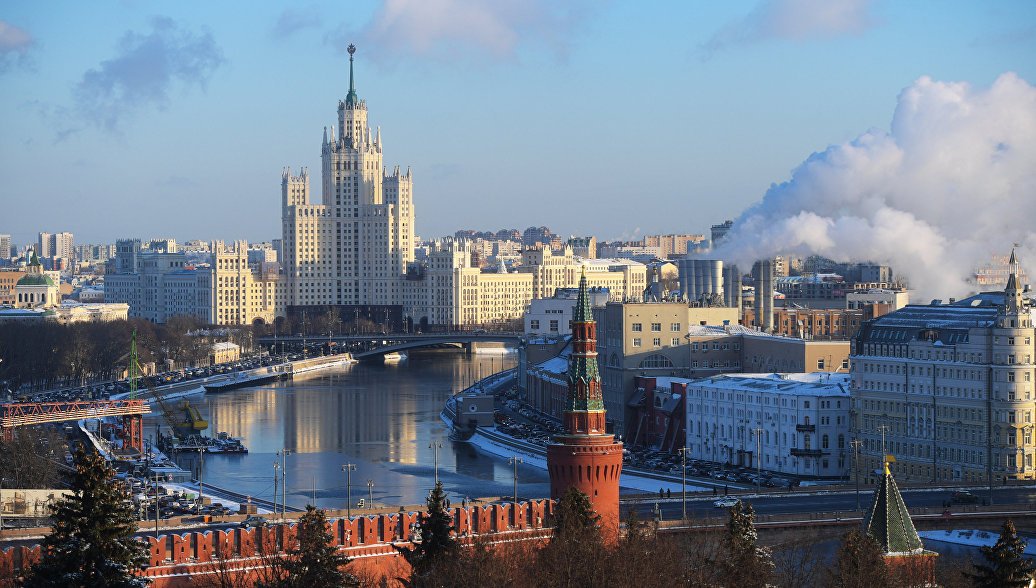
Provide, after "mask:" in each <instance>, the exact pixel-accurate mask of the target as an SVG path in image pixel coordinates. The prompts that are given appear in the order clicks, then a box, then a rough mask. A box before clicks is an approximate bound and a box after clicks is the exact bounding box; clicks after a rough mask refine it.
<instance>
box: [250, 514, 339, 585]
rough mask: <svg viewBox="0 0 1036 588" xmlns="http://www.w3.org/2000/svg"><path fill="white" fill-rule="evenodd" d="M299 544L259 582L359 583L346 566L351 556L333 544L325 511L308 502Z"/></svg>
mask: <svg viewBox="0 0 1036 588" xmlns="http://www.w3.org/2000/svg"><path fill="white" fill-rule="evenodd" d="M296 531H297V539H298V546H297V547H296V548H295V549H294V550H293V551H292V552H290V553H288V554H286V555H285V556H284V558H283V559H281V561H280V562H278V563H277V564H276V566H275V567H276V568H277V569H276V573H275V574H273V578H272V579H271V581H269V582H260V583H258V585H259V586H261V587H263V586H269V587H271V588H272V587H277V588H315V587H316V586H328V587H340V586H359V582H357V581H356V580H355V579H354V578H353V577H352V576H351V575H350V574H347V573H345V572H344V571H343V570H342V568H344V567H345V566H346V565H348V563H349V558H347V557H345V556H344V555H341V554H339V553H338V549H337V548H336V547H335V546H334V545H331V539H332V538H333V535H332V533H331V531H330V530H329V529H328V526H327V516H326V515H325V514H324V511H322V510H317V509H316V508H314V507H313V506H310V505H306V514H304V515H302V517H301V518H300V519H299V523H298V527H296Z"/></svg>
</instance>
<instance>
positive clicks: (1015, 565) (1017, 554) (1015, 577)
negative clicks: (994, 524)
mask: <svg viewBox="0 0 1036 588" xmlns="http://www.w3.org/2000/svg"><path fill="white" fill-rule="evenodd" d="M1026 543H1028V542H1027V541H1026V540H1025V539H1022V538H1021V537H1019V536H1018V534H1017V533H1015V531H1014V522H1012V521H1011V520H1010V519H1008V520H1006V521H1004V526H1003V530H1001V531H1000V538H999V539H997V541H996V544H994V545H993V546H992V547H983V548H982V549H981V552H982V558H983V559H985V560H986V562H987V563H986V564H974V568H975V573H974V574H968V577H969V578H971V580H972V581H973V582H974V584H975V586H977V587H979V588H986V587H989V588H992V587H998V588H999V587H1003V588H1011V587H1013V586H1028V585H1029V581H1030V580H1031V579H1032V577H1033V572H1034V571H1036V568H1034V567H1033V563H1032V560H1031V559H1022V554H1023V552H1024V551H1025V545H1026Z"/></svg>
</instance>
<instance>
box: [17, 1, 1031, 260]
mask: <svg viewBox="0 0 1036 588" xmlns="http://www.w3.org/2000/svg"><path fill="white" fill-rule="evenodd" d="M558 6H560V8H559V7H558ZM349 42H354V43H355V44H356V45H357V47H358V50H357V53H356V59H357V62H356V80H357V90H358V93H359V95H360V97H361V98H363V99H365V100H367V103H368V107H369V110H370V122H371V124H372V125H380V126H381V128H382V137H383V139H384V143H385V163H386V165H388V166H389V167H390V168H391V167H392V166H395V165H402V166H404V167H405V166H410V167H411V169H412V171H413V173H414V176H415V196H414V200H415V204H416V210H417V215H418V220H417V233H418V234H419V235H420V236H422V237H425V238H427V237H434V236H440V235H447V234H452V233H453V231H455V230H457V229H462V228H471V229H477V230H496V229H500V228H504V227H509V228H511V227H513V228H518V229H524V228H525V227H527V226H530V225H547V226H549V227H551V228H552V229H554V230H555V231H556V232H559V233H561V234H564V235H568V234H595V235H597V237H598V238H599V239H613V238H635V237H637V236H640V235H643V234H653V233H671V232H678V233H682V232H700V231H705V230H707V228H708V226H709V225H710V224H712V223H715V222H719V221H721V220H723V219H725V218H735V217H738V215H740V214H741V212H742V211H743V210H745V209H746V208H748V207H749V206H751V205H753V204H755V203H758V202H759V201H760V200H761V199H762V198H763V196H764V194H766V192H767V190H768V189H769V188H770V186H771V184H773V183H781V182H786V181H787V180H789V178H790V177H791V173H792V170H793V169H795V168H796V167H798V166H799V165H800V164H802V163H803V162H804V161H805V160H806V159H807V158H809V157H810V155H811V154H812V153H815V152H822V151H824V150H825V149H827V148H828V147H829V146H831V145H838V144H842V143H844V142H846V141H851V140H853V139H854V138H856V137H858V136H860V135H861V134H863V133H866V132H867V131H868V130H870V129H880V130H888V129H889V126H890V123H891V121H892V117H893V114H894V112H895V111H896V107H897V96H899V95H900V93H901V92H902V91H903V90H904V89H905V88H908V87H910V86H912V85H913V84H914V83H915V81H916V80H918V79H919V78H921V77H922V76H928V77H930V78H932V79H933V80H935V81H938V82H966V83H968V84H970V85H971V86H973V87H976V88H984V87H988V86H990V85H991V84H993V83H994V81H995V80H996V79H997V78H998V76H1000V75H1001V74H1003V73H1005V72H1016V73H1017V75H1018V77H1019V78H1021V80H1023V81H1024V82H1026V83H1028V84H1033V83H1036V71H1034V69H1036V59H1034V56H1036V3H1034V2H1031V1H1016V2H1011V1H1001V2H978V1H975V2H952V1H940V2H935V1H931V2H926V1H910V2H892V1H866V0H845V1H842V2H835V1H832V0H762V1H759V0H749V1H726V2H686V1H684V2H661V1H659V2H651V3H644V2H618V1H613V2H591V1H585V2H583V1H572V2H566V3H556V2H550V1H549V0H523V1H519V0H484V1H483V0H472V1H461V0H392V1H385V2H378V1H349V2H326V3H320V2H317V3H313V4H305V3H272V2H255V3H229V2H228V3H213V2H175V3H172V2H169V3H163V2H138V1H123V2H109V3H87V2H8V3H4V5H3V6H0V88H2V89H3V91H2V92H0V117H2V118H0V129H2V131H0V176H2V180H3V181H2V183H0V186H2V187H0V233H11V234H12V235H13V236H14V240H15V241H16V242H18V243H21V244H24V243H27V242H29V241H31V240H34V239H35V236H36V234H37V232H39V231H47V232H58V231H71V232H73V233H75V235H76V242H77V243H96V242H113V241H114V240H115V239H117V238H121V237H129V236H137V237H145V238H146V237H156V238H157V237H165V236H168V237H174V238H176V239H179V240H186V239H206V240H208V239H224V240H232V239H238V238H244V239H248V240H250V241H262V240H269V239H271V238H276V237H279V234H280V177H281V170H282V168H283V167H284V166H291V168H292V169H293V171H297V170H298V168H299V167H302V166H308V167H309V168H310V169H311V170H312V172H313V176H312V181H311V184H312V190H313V194H314V198H315V199H319V149H320V140H321V136H322V133H323V127H324V126H325V125H331V124H333V123H334V120H335V116H336V114H335V109H336V106H337V101H338V99H340V98H343V97H344V96H345V93H346V91H347V89H348V55H347V54H346V53H345V51H344V47H345V45H347V44H348V43H349Z"/></svg>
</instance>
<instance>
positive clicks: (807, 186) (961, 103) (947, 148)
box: [713, 73, 1036, 300]
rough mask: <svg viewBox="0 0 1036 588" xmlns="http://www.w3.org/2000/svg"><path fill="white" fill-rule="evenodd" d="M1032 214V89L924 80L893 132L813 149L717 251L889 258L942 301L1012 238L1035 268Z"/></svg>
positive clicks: (1035, 162)
mask: <svg viewBox="0 0 1036 588" xmlns="http://www.w3.org/2000/svg"><path fill="white" fill-rule="evenodd" d="M1034 223H1036V88H1034V87H1033V86H1031V85H1029V84H1028V83H1027V82H1026V81H1025V80H1023V79H1021V78H1019V77H1018V76H1017V75H1016V74H1014V73H1005V74H1002V75H1001V76H1000V77H999V78H997V80H996V81H995V82H994V83H993V85H992V86H991V87H989V88H984V89H975V88H972V87H971V86H970V85H968V84H966V83H950V82H937V81H933V80H932V79H930V78H928V77H922V78H920V79H918V80H917V81H916V82H915V83H914V84H913V85H912V86H910V87H908V88H906V89H905V90H904V91H903V92H902V93H901V94H900V96H899V101H898V105H897V107H896V112H895V115H894V116H893V119H892V125H891V130H890V131H889V132H884V131H879V130H871V131H868V132H867V133H864V134H863V135H860V136H859V137H857V138H856V139H855V140H853V141H851V142H848V143H845V144H842V145H836V146H832V147H829V148H828V149H827V150H825V151H823V152H821V153H814V154H813V155H811V156H810V157H809V159H807V160H806V161H805V162H803V163H802V164H801V165H799V167H798V168H796V169H795V170H794V171H793V172H792V177H791V180H789V181H787V182H785V183H783V184H780V185H776V184H775V185H772V186H771V187H770V189H769V190H767V192H766V194H765V195H764V197H763V199H762V201H761V202H759V203H758V204H755V205H754V206H752V207H750V208H749V209H747V210H746V211H745V212H743V213H742V214H741V216H740V217H739V218H738V219H737V220H736V221H735V224H734V228H733V230H732V231H731V232H730V233H729V234H728V235H727V238H726V240H725V241H723V242H722V244H721V245H720V246H719V247H717V249H716V251H715V252H713V256H715V257H718V258H722V259H727V260H730V261H733V262H735V263H738V264H739V265H741V266H742V267H751V265H750V264H751V263H752V261H753V260H756V259H761V258H764V257H768V256H773V255H779V254H790V255H810V254H817V255H822V256H825V257H829V258H832V259H836V260H846V261H848V260H857V261H874V262H878V263H887V264H889V265H891V266H892V268H893V271H895V272H896V273H897V274H899V275H903V276H905V277H906V278H907V279H908V280H909V282H910V286H911V288H913V289H915V290H917V292H918V294H919V295H920V296H919V297H918V300H925V299H928V298H947V297H950V296H962V295H964V294H966V293H969V292H973V291H975V290H976V287H975V286H974V285H969V284H967V283H966V280H967V279H968V278H969V277H970V276H971V275H972V274H973V272H974V270H975V269H976V268H977V267H979V266H982V265H985V264H988V263H989V262H990V255H991V254H993V253H999V254H1006V253H1007V252H1008V251H1009V250H1010V247H1011V245H1012V243H1019V245H1020V247H1019V250H1018V254H1019V261H1020V262H1021V263H1022V264H1023V266H1025V267H1027V268H1034V267H1036V232H1034V231H1036V224H1034ZM1028 273H1029V275H1030V276H1032V275H1033V274H1032V271H1031V270H1030V271H1029V272H1028Z"/></svg>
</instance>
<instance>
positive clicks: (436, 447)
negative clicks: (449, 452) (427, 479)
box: [428, 441, 442, 485]
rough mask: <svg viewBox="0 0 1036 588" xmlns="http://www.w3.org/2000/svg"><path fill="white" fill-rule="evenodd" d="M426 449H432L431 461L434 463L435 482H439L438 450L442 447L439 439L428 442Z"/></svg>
mask: <svg viewBox="0 0 1036 588" xmlns="http://www.w3.org/2000/svg"><path fill="white" fill-rule="evenodd" d="M428 449H431V450H432V462H433V463H434V464H435V484H436V485H438V484H439V450H440V449H442V442H441V441H433V442H432V443H430V444H428Z"/></svg>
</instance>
